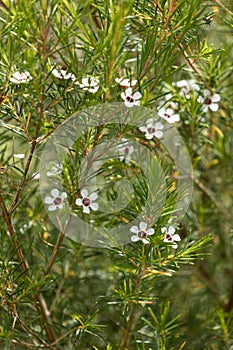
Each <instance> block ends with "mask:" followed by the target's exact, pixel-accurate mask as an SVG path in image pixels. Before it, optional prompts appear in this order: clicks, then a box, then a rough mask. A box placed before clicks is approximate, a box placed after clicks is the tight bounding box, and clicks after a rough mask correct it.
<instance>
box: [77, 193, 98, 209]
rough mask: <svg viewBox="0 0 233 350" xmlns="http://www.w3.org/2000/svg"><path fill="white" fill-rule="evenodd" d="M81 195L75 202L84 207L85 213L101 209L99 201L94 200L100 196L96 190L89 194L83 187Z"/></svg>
mask: <svg viewBox="0 0 233 350" xmlns="http://www.w3.org/2000/svg"><path fill="white" fill-rule="evenodd" d="M81 196H82V198H77V199H76V201H75V203H76V204H77V205H78V206H82V207H83V212H84V213H85V214H90V211H91V210H94V211H96V210H98V209H99V205H98V204H97V203H94V201H95V200H96V199H97V198H98V195H97V193H96V192H93V193H91V194H90V195H89V194H88V191H87V190H86V189H82V190H81ZM90 209H91V210H90Z"/></svg>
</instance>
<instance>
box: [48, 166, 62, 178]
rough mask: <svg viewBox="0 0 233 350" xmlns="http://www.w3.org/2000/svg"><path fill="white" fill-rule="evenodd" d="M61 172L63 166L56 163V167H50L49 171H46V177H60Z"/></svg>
mask: <svg viewBox="0 0 233 350" xmlns="http://www.w3.org/2000/svg"><path fill="white" fill-rule="evenodd" d="M62 170H63V165H62V164H61V163H56V165H54V166H53V167H52V170H51V171H47V176H49V177H51V176H56V175H60V174H61V173H62Z"/></svg>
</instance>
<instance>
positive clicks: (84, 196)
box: [81, 188, 88, 198]
mask: <svg viewBox="0 0 233 350" xmlns="http://www.w3.org/2000/svg"><path fill="white" fill-rule="evenodd" d="M81 196H82V197H83V198H86V197H88V191H87V190H86V189H85V188H83V189H82V190H81Z"/></svg>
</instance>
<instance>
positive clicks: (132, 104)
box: [124, 101, 134, 108]
mask: <svg viewBox="0 0 233 350" xmlns="http://www.w3.org/2000/svg"><path fill="white" fill-rule="evenodd" d="M124 104H125V106H126V107H128V108H132V107H133V106H134V102H129V101H125V102H124Z"/></svg>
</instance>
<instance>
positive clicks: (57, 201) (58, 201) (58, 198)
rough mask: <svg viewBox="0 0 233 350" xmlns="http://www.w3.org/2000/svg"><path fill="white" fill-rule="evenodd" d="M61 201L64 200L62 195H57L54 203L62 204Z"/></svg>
mask: <svg viewBox="0 0 233 350" xmlns="http://www.w3.org/2000/svg"><path fill="white" fill-rule="evenodd" d="M61 202H62V199H61V197H57V198H55V199H54V201H53V203H54V204H55V205H60V204H61Z"/></svg>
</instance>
